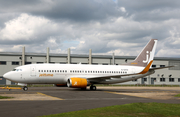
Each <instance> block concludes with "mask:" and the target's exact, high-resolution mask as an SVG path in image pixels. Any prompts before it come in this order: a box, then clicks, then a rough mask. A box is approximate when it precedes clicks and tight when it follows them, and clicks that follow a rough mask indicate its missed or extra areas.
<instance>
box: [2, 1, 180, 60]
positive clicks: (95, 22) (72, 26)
mask: <svg viewBox="0 0 180 117" xmlns="http://www.w3.org/2000/svg"><path fill="white" fill-rule="evenodd" d="M179 5H180V2H179V1H177V0H176V1H175V0H173V1H168V0H163V1H161V0H158V1H146V2H144V1H142V0H133V1H131V4H130V3H129V1H126V0H115V1H113V0H106V1H104V0H86V1H84V0H73V1H64V0H31V1H24V0H13V1H11V0H8V1H2V2H1V4H0V41H1V43H0V46H1V47H0V51H16V52H17V51H18V52H19V51H21V47H22V46H26V51H27V52H46V47H50V50H51V51H50V52H53V53H56V52H58V53H66V52H67V48H71V51H72V53H75V54H77V53H78V54H79V53H81V54H84V53H88V52H89V49H92V52H93V53H99V54H111V53H112V52H114V53H115V54H116V55H122V56H123V55H130V56H136V55H137V54H138V53H139V52H140V51H141V49H142V48H143V47H144V46H145V45H146V43H147V42H148V41H149V40H150V39H151V38H156V39H158V40H159V42H158V46H157V52H156V56H175V57H179V54H178V52H179V44H180V35H179V32H180V20H179V19H180V15H179V10H180V8H179ZM165 50H167V52H169V53H168V54H166V52H165ZM169 50H170V51H173V52H170V51H169Z"/></svg>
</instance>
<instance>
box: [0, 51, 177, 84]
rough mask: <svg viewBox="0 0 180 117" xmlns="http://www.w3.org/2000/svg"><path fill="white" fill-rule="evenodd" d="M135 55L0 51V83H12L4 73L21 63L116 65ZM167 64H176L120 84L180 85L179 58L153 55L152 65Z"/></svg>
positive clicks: (161, 65)
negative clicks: (4, 76)
mask: <svg viewBox="0 0 180 117" xmlns="http://www.w3.org/2000/svg"><path fill="white" fill-rule="evenodd" d="M134 59H135V56H114V55H112V56H111V55H92V54H91V50H90V51H89V55H88V54H87V55H85V54H81V55H80V54H70V49H68V54H59V53H58V54H49V49H47V53H25V49H24V50H23V52H22V53H17V52H15V53H10V52H0V84H3V85H9V84H14V83H13V82H11V81H8V80H6V79H4V78H3V77H2V76H3V74H4V73H6V72H8V71H10V70H12V69H14V68H15V67H17V66H20V65H23V64H39V63H53V64H68V63H70V64H79V63H81V64H96V65H97V64H99V65H113V64H114V65H118V64H123V63H126V62H129V61H131V60H134ZM168 65H177V66H176V67H173V68H165V69H161V70H156V72H155V73H154V74H153V75H150V76H147V77H146V78H141V79H138V80H136V81H130V82H126V83H121V84H154V85H180V58H170V57H155V58H154V62H153V65H152V67H164V66H168Z"/></svg>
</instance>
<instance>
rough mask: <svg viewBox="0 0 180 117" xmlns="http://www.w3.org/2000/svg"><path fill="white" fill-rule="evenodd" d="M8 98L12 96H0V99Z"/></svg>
mask: <svg viewBox="0 0 180 117" xmlns="http://www.w3.org/2000/svg"><path fill="white" fill-rule="evenodd" d="M9 98H13V97H7V96H0V99H9Z"/></svg>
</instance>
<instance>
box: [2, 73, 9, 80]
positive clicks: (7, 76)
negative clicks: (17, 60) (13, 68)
mask: <svg viewBox="0 0 180 117" xmlns="http://www.w3.org/2000/svg"><path fill="white" fill-rule="evenodd" d="M3 78H5V79H11V77H10V74H9V73H5V74H4V75H3Z"/></svg>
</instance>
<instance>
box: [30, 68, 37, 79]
mask: <svg viewBox="0 0 180 117" xmlns="http://www.w3.org/2000/svg"><path fill="white" fill-rule="evenodd" d="M30 69H31V70H30V71H31V73H30V74H31V76H32V77H34V76H36V67H35V66H31V68H30Z"/></svg>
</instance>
